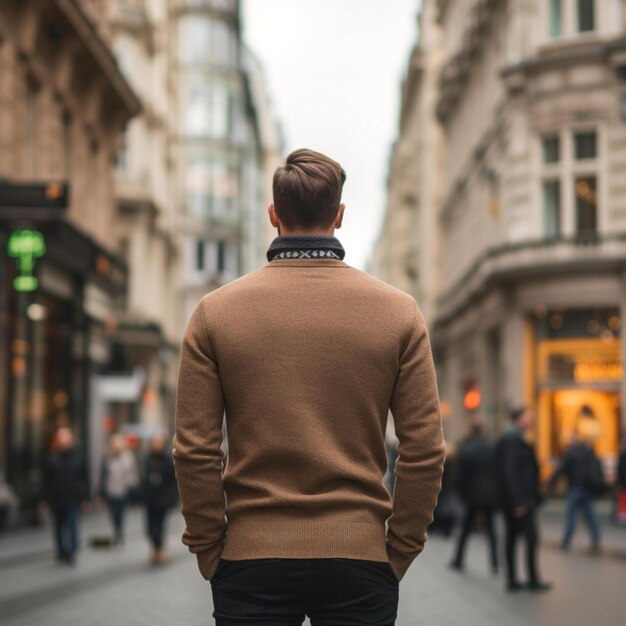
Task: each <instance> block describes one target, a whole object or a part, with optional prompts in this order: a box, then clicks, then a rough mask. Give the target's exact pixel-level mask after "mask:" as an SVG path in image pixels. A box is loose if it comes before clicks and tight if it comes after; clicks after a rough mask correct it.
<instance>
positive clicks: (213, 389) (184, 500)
mask: <svg viewBox="0 0 626 626" xmlns="http://www.w3.org/2000/svg"><path fill="white" fill-rule="evenodd" d="M203 307H204V299H203V300H201V301H200V303H199V304H198V305H197V306H196V308H195V309H194V311H193V313H192V315H191V317H190V319H189V322H188V324H187V328H186V330H185V334H184V337H183V342H182V346H181V353H180V364H179V372H178V387H177V394H176V417H175V434H174V449H173V451H172V458H173V461H174V467H175V471H176V480H177V483H178V491H179V493H180V502H181V512H182V514H183V517H184V518H185V523H186V527H185V530H184V532H183V536H182V541H183V543H184V544H185V545H186V546H187V547H188V548H189V550H190V551H191V552H192V553H194V554H195V555H196V557H197V560H198V568H199V569H200V572H201V574H202V576H203V577H204V578H205V579H206V580H211V578H212V576H213V572H214V571H215V569H216V568H217V565H218V562H219V558H220V555H221V553H222V549H223V542H224V539H225V535H226V529H227V524H226V515H225V495H224V487H223V481H222V467H223V456H224V455H223V452H222V449H221V444H222V440H223V435H222V423H223V417H224V397H223V391H222V387H221V382H220V378H219V370H218V364H217V362H216V359H215V355H214V354H213V351H212V348H211V344H210V341H209V329H208V327H207V325H206V320H205V316H204V308H203Z"/></svg>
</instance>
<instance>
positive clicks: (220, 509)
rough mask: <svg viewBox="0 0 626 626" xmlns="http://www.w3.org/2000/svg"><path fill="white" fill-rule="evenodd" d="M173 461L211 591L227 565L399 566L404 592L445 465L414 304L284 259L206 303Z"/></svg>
mask: <svg viewBox="0 0 626 626" xmlns="http://www.w3.org/2000/svg"><path fill="white" fill-rule="evenodd" d="M389 409H391V412H392V414H393V417H394V422H395V429H396V433H397V436H398V439H399V444H398V453H399V456H398V459H397V461H396V483H395V488H394V495H393V500H392V497H391V496H390V494H389V492H388V490H387V488H386V486H385V483H384V481H383V477H384V474H385V472H386V469H387V456H386V451H385V445H384V437H385V426H386V421H387V416H388V411H389ZM224 413H225V419H226V429H227V434H228V455H227V463H226V467H225V469H224V470H223V457H224V454H223V452H222V449H221V444H222V441H223V431H222V420H223V418H224ZM173 457H174V461H175V467H176V475H177V480H178V485H179V490H180V496H181V505H182V506H181V510H182V513H183V515H184V517H185V521H186V529H185V531H184V534H183V543H185V544H186V545H187V546H188V547H189V549H190V551H191V552H193V553H195V554H196V556H197V559H198V566H199V568H200V572H201V573H202V575H203V576H204V578H205V579H206V580H210V579H211V577H212V576H213V572H214V571H215V568H216V567H217V565H218V562H219V558H220V556H221V557H223V558H225V559H232V560H239V559H254V558H270V557H282V558H323V557H326V558H328V557H344V558H353V559H369V560H375V561H389V562H390V564H391V566H392V568H393V570H394V572H395V573H396V577H397V578H398V580H400V579H401V578H402V577H403V576H404V574H405V572H406V570H407V569H408V567H409V565H410V564H411V562H412V561H413V560H414V559H415V557H416V556H417V555H418V554H419V553H420V552H421V551H422V549H423V547H424V542H425V541H426V529H427V527H428V525H429V524H430V522H431V521H432V513H433V509H434V507H435V504H436V501H437V496H438V493H439V490H440V488H441V476H442V472H443V460H444V440H443V432H442V425H441V416H440V407H439V397H438V389H437V383H436V379H435V369H434V366H433V359H432V352H431V347H430V340H429V335H428V330H427V327H426V324H425V321H424V318H423V316H422V313H421V311H420V309H419V307H418V305H417V303H416V301H415V299H414V298H413V297H412V296H410V295H409V294H407V293H406V292H404V291H402V290H400V289H398V288H396V287H393V286H391V285H388V284H387V283H385V282H383V281H381V280H379V279H377V278H374V277H373V276H371V275H369V274H367V273H365V272H362V271H361V270H358V269H356V268H354V267H352V266H350V265H348V264H347V263H345V262H344V261H343V260H339V259H334V258H324V259H321V258H320V259H301V258H293V259H277V260H274V261H271V262H268V263H267V264H266V265H265V266H263V267H261V268H260V269H258V270H256V271H253V272H250V273H249V274H246V275H244V276H242V277H241V278H238V279H237V280H234V281H232V282H230V283H228V284H226V285H224V286H222V287H220V288H219V289H216V290H214V291H211V292H210V293H208V294H206V295H205V296H204V297H203V298H202V299H201V300H200V302H199V304H198V305H197V307H196V308H195V310H194V311H193V313H192V315H191V318H190V320H189V322H188V326H187V329H186V332H185V336H184V340H183V345H182V351H181V361H180V370H179V379H178V395H177V401H176V433H175V437H174V451H173Z"/></svg>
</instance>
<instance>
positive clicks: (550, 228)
mask: <svg viewBox="0 0 626 626" xmlns="http://www.w3.org/2000/svg"><path fill="white" fill-rule="evenodd" d="M560 222H561V184H560V182H559V181H558V180H546V181H544V183H543V230H544V236H545V237H547V238H549V237H558V236H559V234H560V232H561V223H560Z"/></svg>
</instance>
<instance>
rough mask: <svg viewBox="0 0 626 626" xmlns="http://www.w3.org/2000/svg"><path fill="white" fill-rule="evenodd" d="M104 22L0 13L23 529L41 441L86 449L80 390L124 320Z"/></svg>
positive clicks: (9, 405)
mask: <svg viewBox="0 0 626 626" xmlns="http://www.w3.org/2000/svg"><path fill="white" fill-rule="evenodd" d="M105 8H106V6H105V4H104V3H98V2H79V1H77V0H49V1H45V2H23V1H19V2H18V1H16V0H15V1H14V0H8V1H7V2H2V4H1V5H0V246H1V249H2V261H1V263H0V473H1V474H2V479H3V480H6V481H7V482H8V484H9V485H10V487H11V489H12V490H13V491H14V492H15V493H16V494H17V496H18V497H19V500H20V503H21V508H22V511H23V513H24V516H25V517H26V518H28V517H29V516H31V515H34V513H35V511H36V505H37V503H38V498H39V497H40V487H41V473H40V461H41V455H42V453H43V452H44V451H45V450H47V449H48V447H49V444H50V437H51V434H52V433H53V431H54V429H55V428H56V427H57V426H60V425H70V426H73V427H74V428H75V430H76V432H77V435H78V439H79V441H80V444H81V446H82V447H83V448H84V449H85V450H86V451H88V449H89V432H90V427H91V425H90V423H89V401H90V398H89V392H90V384H91V380H92V378H93V376H96V375H98V373H100V372H103V371H106V370H107V369H108V368H109V366H110V362H111V357H112V345H113V339H112V335H113V330H114V327H115V323H116V319H117V315H118V312H119V311H120V310H122V309H123V308H124V306H125V294H126V288H127V280H128V268H127V265H126V263H125V262H124V260H123V258H122V257H121V256H120V254H119V250H118V249H117V247H116V245H115V220H116V215H117V207H116V201H115V197H114V193H113V167H112V162H113V159H114V157H115V153H116V149H117V142H118V139H119V136H120V134H121V133H122V132H123V129H124V127H125V125H126V123H127V121H128V120H129V119H130V118H132V117H133V116H135V115H137V114H138V113H139V111H140V110H141V105H140V101H139V99H138V98H137V96H136V95H135V93H134V92H133V91H132V89H131V88H130V87H129V85H128V83H127V82H126V80H125V79H124V77H123V76H122V74H121V73H120V71H119V69H118V67H117V65H116V63H115V61H114V59H113V57H112V55H111V51H110V47H109V41H110V40H109V39H108V37H109V35H110V33H109V31H108V29H107V27H106V24H105V18H104V13H103V11H104V9H105Z"/></svg>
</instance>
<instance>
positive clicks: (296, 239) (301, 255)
mask: <svg viewBox="0 0 626 626" xmlns="http://www.w3.org/2000/svg"><path fill="white" fill-rule="evenodd" d="M345 254H346V251H345V250H344V248H343V246H342V245H341V242H340V241H339V239H337V238H336V237H333V236H332V235H279V236H278V237H276V238H274V240H273V241H272V243H271V244H270V247H269V248H268V249H267V253H266V256H267V260H268V261H274V260H275V259H320V258H322V259H340V260H343V257H344V256H345Z"/></svg>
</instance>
